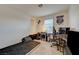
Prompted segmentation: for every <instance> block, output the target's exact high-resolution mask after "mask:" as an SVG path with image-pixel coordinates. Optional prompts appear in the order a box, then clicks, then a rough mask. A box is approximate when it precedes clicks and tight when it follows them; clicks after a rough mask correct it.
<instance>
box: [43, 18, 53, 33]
mask: <svg viewBox="0 0 79 59" xmlns="http://www.w3.org/2000/svg"><path fill="white" fill-rule="evenodd" d="M44 29H45V32H47V33H53V19H47V20H45V21H44Z"/></svg>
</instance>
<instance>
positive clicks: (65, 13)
mask: <svg viewBox="0 0 79 59" xmlns="http://www.w3.org/2000/svg"><path fill="white" fill-rule="evenodd" d="M61 15H64V18H63V19H64V22H63V23H62V24H60V25H58V24H57V23H56V20H57V19H56V16H61ZM53 18H54V21H53V22H54V27H55V29H56V31H58V30H59V28H60V27H69V17H68V10H66V11H63V12H59V13H56V14H54V15H53Z"/></svg>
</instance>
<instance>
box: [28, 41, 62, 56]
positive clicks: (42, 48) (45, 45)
mask: <svg viewBox="0 0 79 59" xmlns="http://www.w3.org/2000/svg"><path fill="white" fill-rule="evenodd" d="M36 41H38V42H41V44H40V45H38V46H37V47H36V48H34V49H33V50H32V51H31V52H29V53H28V54H27V55H62V53H61V52H59V51H57V49H56V47H55V46H53V47H50V46H51V43H49V42H45V41H41V40H36Z"/></svg>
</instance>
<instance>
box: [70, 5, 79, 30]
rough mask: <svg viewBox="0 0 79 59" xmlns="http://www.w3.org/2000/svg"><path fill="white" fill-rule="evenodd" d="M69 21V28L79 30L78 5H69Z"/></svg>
mask: <svg viewBox="0 0 79 59" xmlns="http://www.w3.org/2000/svg"><path fill="white" fill-rule="evenodd" d="M69 22H70V27H71V30H75V31H79V5H70V9H69Z"/></svg>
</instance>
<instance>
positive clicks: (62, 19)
mask: <svg viewBox="0 0 79 59" xmlns="http://www.w3.org/2000/svg"><path fill="white" fill-rule="evenodd" d="M63 22H64V15H60V16H56V23H57V24H58V25H60V24H62V23H63Z"/></svg>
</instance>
